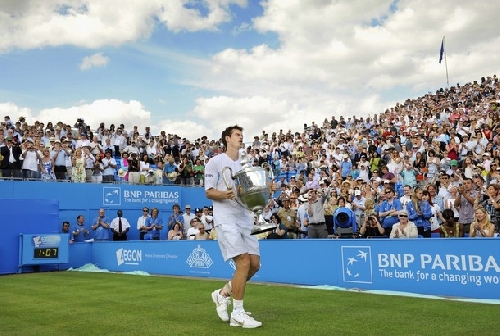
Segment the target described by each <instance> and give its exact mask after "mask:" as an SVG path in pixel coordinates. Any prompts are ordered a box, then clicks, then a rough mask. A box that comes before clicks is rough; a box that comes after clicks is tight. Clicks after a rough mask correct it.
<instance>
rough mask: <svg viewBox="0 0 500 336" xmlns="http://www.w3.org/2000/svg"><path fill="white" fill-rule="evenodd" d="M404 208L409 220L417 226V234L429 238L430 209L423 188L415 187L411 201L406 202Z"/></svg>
mask: <svg viewBox="0 0 500 336" xmlns="http://www.w3.org/2000/svg"><path fill="white" fill-rule="evenodd" d="M406 210H407V212H408V214H409V218H410V221H412V222H413V223H414V224H415V225H416V226H417V229H418V234H419V235H421V236H422V237H424V238H430V237H431V223H430V219H431V217H432V209H431V205H430V204H429V202H428V193H427V195H426V196H424V195H423V190H422V189H421V188H416V189H415V190H414V191H413V197H412V201H411V202H410V203H408V204H406Z"/></svg>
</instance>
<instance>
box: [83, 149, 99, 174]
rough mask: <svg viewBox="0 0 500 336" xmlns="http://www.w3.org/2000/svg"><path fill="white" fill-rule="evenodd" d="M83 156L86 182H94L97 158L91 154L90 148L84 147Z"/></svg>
mask: <svg viewBox="0 0 500 336" xmlns="http://www.w3.org/2000/svg"><path fill="white" fill-rule="evenodd" d="M81 149H82V154H83V158H84V159H85V181H87V182H91V181H92V174H93V173H94V168H95V159H96V158H95V157H94V155H92V154H91V153H90V146H82V147H81Z"/></svg>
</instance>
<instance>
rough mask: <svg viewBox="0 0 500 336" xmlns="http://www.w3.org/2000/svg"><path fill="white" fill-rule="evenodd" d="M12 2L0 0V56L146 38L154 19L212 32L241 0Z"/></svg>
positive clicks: (178, 28)
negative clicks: (7, 53) (11, 52)
mask: <svg viewBox="0 0 500 336" xmlns="http://www.w3.org/2000/svg"><path fill="white" fill-rule="evenodd" d="M195 3H196V4H197V6H198V7H201V8H202V9H204V10H206V14H205V13H204V12H202V11H200V10H197V9H194V8H192V6H191V7H190V5H192V4H193V3H192V2H191V1H187V0H141V1H122V0H106V1H100V0H65V1H60V0H43V1H38V0H16V1H1V2H0V53H2V52H8V51H9V50H11V49H14V48H19V49H34V48H42V47H45V46H60V45H74V46H80V47H85V48H93V49H96V48H100V47H103V46H110V45H111V46H117V45H121V44H124V43H127V42H131V41H136V40H138V39H140V38H147V37H149V36H150V34H151V32H152V31H153V29H154V27H155V20H158V21H160V22H161V23H163V24H164V25H165V26H166V27H167V28H168V29H170V30H172V31H198V30H215V29H217V26H218V25H219V24H221V23H224V22H228V21H229V20H230V19H231V15H230V11H229V5H231V4H235V5H239V6H245V5H246V0H200V1H196V2H195Z"/></svg>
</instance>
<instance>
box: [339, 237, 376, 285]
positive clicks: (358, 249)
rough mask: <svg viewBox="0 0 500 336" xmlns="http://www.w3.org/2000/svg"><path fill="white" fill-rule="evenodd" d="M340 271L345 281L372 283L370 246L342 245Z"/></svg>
mask: <svg viewBox="0 0 500 336" xmlns="http://www.w3.org/2000/svg"><path fill="white" fill-rule="evenodd" d="M342 273H343V279H344V281H345V282H358V283H372V281H373V279H372V253H371V248H370V246H342Z"/></svg>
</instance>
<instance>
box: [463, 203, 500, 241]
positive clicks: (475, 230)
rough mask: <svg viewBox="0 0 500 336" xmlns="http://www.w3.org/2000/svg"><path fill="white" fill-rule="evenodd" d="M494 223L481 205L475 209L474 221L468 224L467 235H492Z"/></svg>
mask: <svg viewBox="0 0 500 336" xmlns="http://www.w3.org/2000/svg"><path fill="white" fill-rule="evenodd" d="M494 235H495V225H494V224H493V223H491V222H490V219H489V216H488V213H487V212H486V210H485V209H484V208H483V207H478V208H477V209H476V211H475V218H474V221H473V222H472V223H471V225H470V230H469V237H493V236H494Z"/></svg>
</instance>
